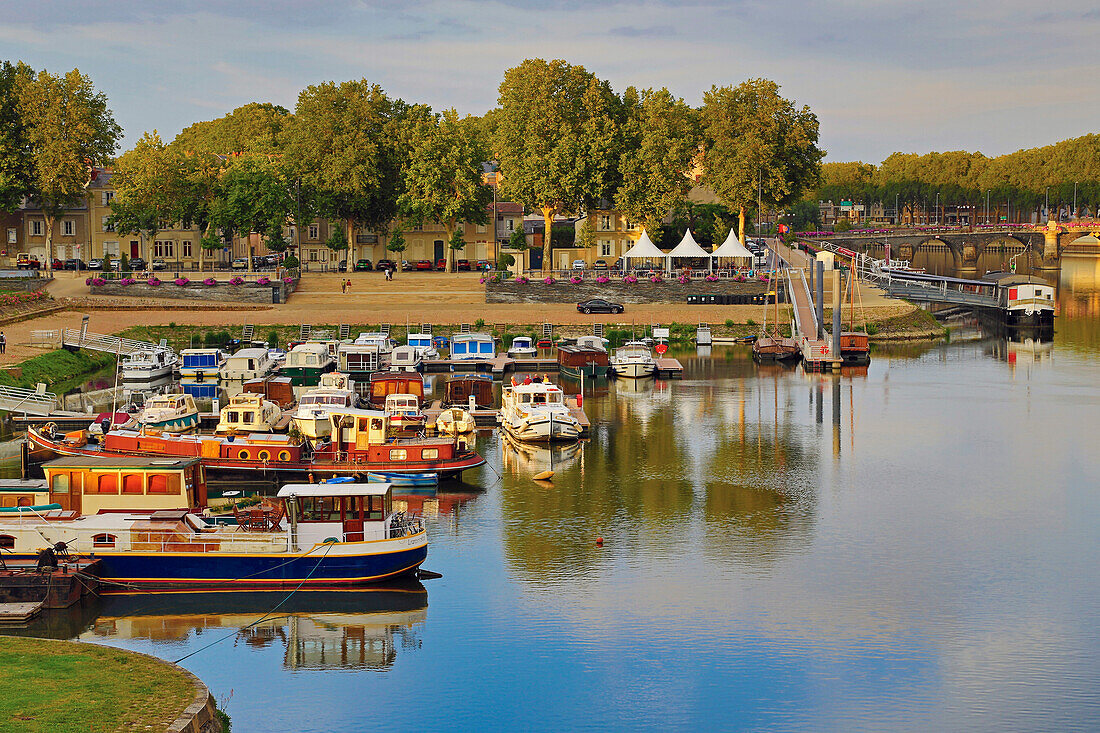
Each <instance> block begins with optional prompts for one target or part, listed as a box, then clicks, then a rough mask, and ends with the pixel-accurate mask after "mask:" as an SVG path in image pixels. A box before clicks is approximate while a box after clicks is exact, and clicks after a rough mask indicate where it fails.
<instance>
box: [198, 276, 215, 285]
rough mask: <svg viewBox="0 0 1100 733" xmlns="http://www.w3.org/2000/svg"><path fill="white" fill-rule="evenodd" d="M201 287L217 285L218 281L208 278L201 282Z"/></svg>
mask: <svg viewBox="0 0 1100 733" xmlns="http://www.w3.org/2000/svg"><path fill="white" fill-rule="evenodd" d="M202 284H203V285H217V284H218V281H217V280H216V279H215V278H212V277H208V278H206V279H205V280H203V281H202Z"/></svg>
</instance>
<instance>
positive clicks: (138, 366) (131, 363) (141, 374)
mask: <svg viewBox="0 0 1100 733" xmlns="http://www.w3.org/2000/svg"><path fill="white" fill-rule="evenodd" d="M178 365H179V357H178V356H176V354H175V352H174V351H172V350H171V349H169V348H168V347H166V346H154V347H153V348H151V349H140V350H138V351H133V352H131V353H130V354H129V355H127V356H126V357H124V358H123V360H122V380H123V381H124V382H148V381H151V380H154V379H160V378H162V377H170V376H172V372H173V371H175V369H176V367H177V366H178Z"/></svg>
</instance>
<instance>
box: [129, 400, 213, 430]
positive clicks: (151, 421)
mask: <svg viewBox="0 0 1100 733" xmlns="http://www.w3.org/2000/svg"><path fill="white" fill-rule="evenodd" d="M134 420H135V421H136V422H137V424H138V425H139V426H140V427H141V428H142V429H143V430H166V431H168V432H170V433H186V432H187V431H189V430H194V429H195V428H197V427H198V426H199V408H198V406H197V405H196V404H195V398H194V397H192V396H191V395H189V394H167V395H156V396H154V397H151V398H149V399H148V400H147V401H146V402H145V406H144V407H143V408H142V409H141V412H139V413H138V414H137V416H136V417H135V418H134Z"/></svg>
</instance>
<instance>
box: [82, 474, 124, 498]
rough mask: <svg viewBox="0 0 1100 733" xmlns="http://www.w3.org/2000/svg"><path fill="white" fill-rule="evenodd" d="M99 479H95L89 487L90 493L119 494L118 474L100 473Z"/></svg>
mask: <svg viewBox="0 0 1100 733" xmlns="http://www.w3.org/2000/svg"><path fill="white" fill-rule="evenodd" d="M98 479H99V480H98V481H96V480H93V481H92V482H91V485H90V486H89V487H88V488H89V489H90V490H89V492H88V493H89V494H117V493H118V475H117V474H113V473H104V474H100V475H99V477H98Z"/></svg>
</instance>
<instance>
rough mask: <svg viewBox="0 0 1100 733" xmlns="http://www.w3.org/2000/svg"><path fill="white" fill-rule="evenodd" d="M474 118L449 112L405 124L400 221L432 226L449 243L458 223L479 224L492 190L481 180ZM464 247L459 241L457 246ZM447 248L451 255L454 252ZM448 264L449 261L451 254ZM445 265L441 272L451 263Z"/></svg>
mask: <svg viewBox="0 0 1100 733" xmlns="http://www.w3.org/2000/svg"><path fill="white" fill-rule="evenodd" d="M478 124H479V123H478V120H477V119H476V118H469V117H468V118H465V119H459V117H458V113H457V112H455V111H454V110H453V109H450V110H446V111H444V112H443V113H442V114H441V115H432V116H429V117H427V118H414V119H413V120H411V121H410V123H409V125H408V126H409V128H410V131H409V140H410V143H411V145H410V148H409V153H408V160H407V162H406V165H405V167H404V170H403V172H402V182H403V187H404V190H403V192H402V193H401V196H400V197H399V198H398V200H397V205H398V209H399V211H400V212H401V215H402V217H403V218H405V219H408V220H411V221H415V222H418V223H423V222H425V221H437V222H440V223H441V224H443V227H444V229H445V230H446V232H447V237H446V239H447V241H448V242H451V243H453V242H454V241H455V239H454V238H455V235H456V234H459V238H460V240H461V235H460V233H459V232H456V231H455V225H456V224H458V223H460V222H470V223H475V224H485V223H486V222H488V214H487V212H486V209H485V207H486V206H488V205H489V202H490V201H491V200H492V198H493V192H492V189H490V188H489V187H488V186H487V185H485V183H484V182H483V181H482V177H481V162H482V161H483V160H485V158H486V151H485V149H484V148H483V147H482V146H481V145H480V144H479V142H478V141H479V135H478V130H477V125H478ZM463 246H465V242H463ZM454 249H455V248H454V247H453V244H452V253H453V251H454ZM451 260H453V255H452V258H451ZM451 260H448V262H447V271H448V272H450V271H451V267H452V262H451Z"/></svg>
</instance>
